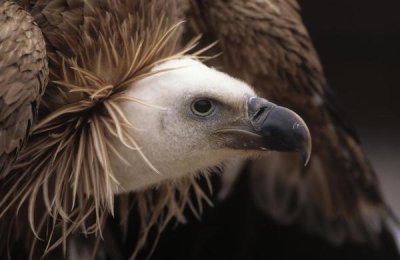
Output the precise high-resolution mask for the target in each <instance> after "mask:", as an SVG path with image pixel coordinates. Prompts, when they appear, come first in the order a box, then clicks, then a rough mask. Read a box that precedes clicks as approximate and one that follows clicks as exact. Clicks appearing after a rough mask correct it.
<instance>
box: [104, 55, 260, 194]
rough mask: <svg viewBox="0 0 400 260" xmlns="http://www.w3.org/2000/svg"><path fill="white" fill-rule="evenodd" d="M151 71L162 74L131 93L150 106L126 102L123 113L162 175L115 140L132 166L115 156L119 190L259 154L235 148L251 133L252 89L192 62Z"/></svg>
mask: <svg viewBox="0 0 400 260" xmlns="http://www.w3.org/2000/svg"><path fill="white" fill-rule="evenodd" d="M153 71H159V73H157V74H155V75H153V76H149V77H147V78H146V79H143V80H141V81H139V82H136V83H134V84H133V85H132V87H131V88H130V90H129V91H128V93H127V95H128V96H130V97H132V98H135V99H139V100H141V101H142V102H144V103H146V104H149V105H144V104H141V103H138V102H125V103H123V104H122V110H123V112H124V113H125V115H126V117H127V119H128V120H129V121H130V123H131V124H132V125H133V126H134V127H135V128H134V129H130V130H129V131H130V134H131V136H132V137H133V138H134V139H135V141H136V142H137V144H138V146H139V147H140V149H141V152H142V153H143V154H144V155H145V156H146V157H147V159H148V160H149V162H150V163H151V165H152V166H154V167H155V168H156V169H157V170H158V171H159V173H157V172H155V171H154V170H153V169H152V168H151V167H150V166H149V163H147V162H145V160H144V159H143V157H142V156H141V155H140V154H139V152H138V151H135V150H131V149H129V148H127V147H126V146H124V144H122V143H121V142H120V141H119V140H117V139H116V140H115V146H116V147H117V149H119V152H120V154H121V155H122V156H124V158H125V159H126V160H127V161H128V162H129V164H130V165H126V164H124V163H122V162H121V161H120V160H119V159H118V158H112V167H113V171H114V174H115V177H116V179H117V180H118V182H119V183H120V187H117V188H116V192H124V191H135V190H139V189H144V188H148V187H149V186H152V185H156V184H158V183H160V182H162V181H163V180H167V179H175V178H180V177H183V176H185V175H187V174H193V173H197V172H199V171H206V170H207V169H209V168H210V167H213V166H216V165H218V164H220V163H221V162H223V161H224V160H226V159H228V158H232V157H234V156H241V157H250V156H253V155H255V154H259V153H260V151H257V150H255V149H249V150H247V149H238V147H236V146H237V145H236V142H237V141H241V140H240V139H241V138H240V137H239V136H238V135H237V133H241V132H242V133H241V134H243V132H245V135H246V134H250V135H252V133H250V132H251V131H248V129H249V128H251V124H250V123H249V122H250V121H249V114H248V113H249V111H248V100H249V98H250V97H254V96H255V93H254V91H253V90H252V88H251V87H250V86H248V85H247V84H245V83H244V82H241V81H239V80H236V79H233V78H232V77H230V76H228V75H226V74H224V73H221V72H219V71H216V70H214V69H211V68H208V67H207V66H205V65H203V64H202V63H200V62H198V61H195V60H192V59H189V58H185V59H179V60H171V61H167V62H165V63H163V64H161V65H159V66H156V67H155V68H154V69H153ZM236 139H238V140H236ZM235 145H236V146H235ZM246 145H247V143H244V146H243V147H246Z"/></svg>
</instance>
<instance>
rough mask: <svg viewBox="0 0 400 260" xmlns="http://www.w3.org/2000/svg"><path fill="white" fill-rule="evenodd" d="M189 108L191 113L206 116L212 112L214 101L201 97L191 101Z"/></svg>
mask: <svg viewBox="0 0 400 260" xmlns="http://www.w3.org/2000/svg"><path fill="white" fill-rule="evenodd" d="M191 109H192V113H193V114H195V115H197V116H201V117H206V116H209V115H211V114H212V112H214V110H215V103H214V102H213V101H212V100H210V99H207V98H201V99H197V100H195V101H193V103H192V105H191Z"/></svg>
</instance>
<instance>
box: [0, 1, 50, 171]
mask: <svg viewBox="0 0 400 260" xmlns="http://www.w3.org/2000/svg"><path fill="white" fill-rule="evenodd" d="M47 75H48V69H47V63H46V50H45V43H44V39H43V37H42V34H41V31H40V29H39V28H38V27H37V25H36V24H35V23H34V21H33V18H32V17H31V16H30V15H29V14H28V13H27V12H25V11H23V10H22V9H21V8H20V7H19V6H18V5H17V4H15V3H13V2H11V1H2V2H1V3H0V178H1V177H2V176H3V175H5V174H6V173H7V171H8V169H9V167H10V165H11V164H12V163H13V161H14V160H15V157H16V155H17V153H18V151H19V149H20V148H21V146H22V144H23V141H24V140H25V138H26V137H27V134H28V133H29V129H30V126H31V125H32V122H33V120H34V117H35V114H36V111H37V108H38V104H39V102H40V98H41V95H42V94H43V92H44V89H45V86H46V84H47Z"/></svg>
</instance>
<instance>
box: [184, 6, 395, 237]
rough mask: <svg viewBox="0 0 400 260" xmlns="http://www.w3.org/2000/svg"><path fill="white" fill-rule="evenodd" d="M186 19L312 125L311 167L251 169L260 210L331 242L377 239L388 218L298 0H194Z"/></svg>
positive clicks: (259, 86)
mask: <svg viewBox="0 0 400 260" xmlns="http://www.w3.org/2000/svg"><path fill="white" fill-rule="evenodd" d="M187 16H188V20H189V22H188V25H189V26H188V32H187V34H197V33H203V34H205V35H206V37H205V38H206V41H207V40H208V42H207V43H209V42H212V41H215V40H217V41H218V42H219V43H220V44H219V48H220V50H217V51H221V52H222V56H221V57H220V58H219V59H217V60H214V61H213V62H214V63H216V65H218V66H222V69H223V70H225V71H227V72H228V73H230V74H232V75H234V76H236V77H239V78H241V79H243V80H245V81H247V82H249V83H250V84H252V85H253V86H254V87H255V89H256V91H257V92H258V93H259V94H260V95H262V96H264V97H266V98H268V99H270V100H272V101H274V102H277V103H279V104H282V105H285V106H287V107H289V108H291V109H293V110H294V111H296V112H298V113H299V114H300V115H301V116H302V117H303V118H304V120H305V121H306V122H307V124H308V125H309V127H310V131H311V135H312V138H313V155H312V158H311V161H310V163H309V165H308V166H307V167H306V168H304V167H303V165H302V162H301V160H300V158H298V156H297V155H291V154H273V155H272V156H270V157H269V158H267V159H262V160H256V161H253V162H252V164H251V166H250V167H249V168H248V169H247V170H246V174H249V173H251V174H252V179H253V180H254V182H253V191H254V196H255V199H256V201H257V202H258V204H259V205H260V207H261V208H263V209H264V210H265V211H266V212H267V213H268V214H270V215H272V216H274V217H275V218H276V219H277V220H279V221H282V222H283V223H292V222H294V221H298V222H300V223H301V224H302V225H304V226H306V227H307V228H308V229H311V230H314V231H316V232H318V233H320V234H321V235H324V236H326V237H328V238H329V239H330V240H331V241H334V242H341V241H344V240H346V239H350V240H355V241H374V240H375V239H376V238H377V233H378V232H379V231H380V230H381V228H382V227H383V223H384V221H385V220H386V218H387V217H390V216H391V214H390V212H389V210H388V209H387V206H386V205H385V203H384V200H383V198H382V195H381V192H380V188H379V185H378V181H377V178H376V176H375V173H374V171H373V169H372V168H371V166H370V163H369V162H368V159H367V158H366V156H365V153H364V152H363V150H362V148H361V146H360V144H359V143H358V141H357V140H356V138H355V135H354V132H353V131H352V130H350V129H351V127H349V124H347V123H346V124H344V121H343V120H341V118H343V116H342V115H339V114H337V111H338V110H337V109H335V106H336V104H335V101H334V100H332V98H331V95H329V92H330V91H329V89H328V86H327V84H326V80H325V77H324V73H323V70H322V67H321V65H320V62H319V59H318V56H317V54H316V51H315V50H314V47H313V45H312V42H311V40H310V37H309V35H308V33H307V30H306V28H305V27H304V25H303V22H302V20H301V16H300V14H299V6H298V3H297V1H295V0H285V1H278V0H264V1H246V0H226V1H203V0H191V9H188V10H187ZM338 119H340V120H338Z"/></svg>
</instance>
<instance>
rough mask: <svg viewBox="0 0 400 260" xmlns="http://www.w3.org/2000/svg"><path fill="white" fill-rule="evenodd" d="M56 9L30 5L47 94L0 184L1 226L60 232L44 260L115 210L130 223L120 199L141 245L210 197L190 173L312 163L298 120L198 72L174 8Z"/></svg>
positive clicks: (215, 75) (117, 4) (144, 4)
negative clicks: (278, 155) (257, 161)
mask: <svg viewBox="0 0 400 260" xmlns="http://www.w3.org/2000/svg"><path fill="white" fill-rule="evenodd" d="M56 2H57V3H59V4H53V3H54V1H37V2H36V3H35V4H33V9H32V15H33V16H34V18H35V21H36V23H37V24H38V26H39V28H40V29H41V31H42V33H43V35H44V36H45V39H46V46H47V48H46V53H47V57H48V58H49V59H48V61H49V70H50V78H49V84H48V86H47V88H46V90H45V93H44V95H43V98H42V100H41V102H40V106H39V111H38V120H37V123H35V125H33V127H32V128H33V129H32V132H31V133H30V136H29V139H28V141H27V142H26V144H25V146H24V148H23V149H22V150H21V151H20V152H19V154H18V158H17V160H16V162H15V164H14V165H13V169H12V170H11V171H10V172H8V173H7V175H6V177H5V178H4V179H2V182H1V183H0V185H1V188H0V217H2V216H4V215H5V214H10V215H11V217H12V218H13V217H14V216H15V215H14V214H15V212H17V213H18V212H19V210H20V209H22V211H23V210H25V211H24V213H25V216H26V219H25V222H28V225H27V226H30V227H31V229H32V230H33V233H34V235H36V236H38V237H40V235H41V234H44V235H43V236H44V237H46V234H47V233H46V232H45V230H46V228H47V227H48V226H50V227H52V228H53V229H58V230H61V232H62V234H63V235H62V236H61V239H59V240H56V241H57V242H55V241H54V240H55V239H53V240H52V237H50V238H49V237H46V239H47V240H48V245H47V250H48V251H49V250H51V249H54V248H55V247H57V246H58V245H59V244H60V243H61V242H64V241H66V239H67V237H68V235H70V234H71V233H74V232H78V231H81V232H83V233H85V234H92V233H95V234H97V235H98V233H99V232H101V230H102V225H103V224H104V223H105V221H104V220H105V219H106V218H107V216H108V214H110V213H111V214H113V213H114V211H115V210H118V209H119V211H120V212H124V214H129V210H130V205H128V206H127V204H123V203H120V205H119V206H118V205H117V206H116V203H114V199H115V198H116V197H118V196H115V195H116V194H121V193H125V194H126V193H128V192H134V197H135V202H136V203H137V204H138V209H139V217H140V221H142V222H141V229H142V230H141V231H140V236H141V238H140V239H141V241H142V242H143V241H144V240H145V238H146V234H147V233H148V231H149V229H150V227H151V226H154V225H159V226H164V227H165V225H164V224H165V223H167V222H168V221H169V220H171V219H172V218H174V217H176V218H177V219H178V220H183V219H184V217H183V210H184V208H185V207H186V206H187V205H189V206H190V207H191V209H192V210H193V209H194V208H195V207H193V204H191V196H190V195H191V194H190V193H189V192H190V191H193V190H194V196H195V197H196V198H197V199H199V198H200V200H201V199H205V198H206V195H205V193H204V192H203V191H202V190H201V188H199V187H198V186H196V185H198V184H197V179H196V178H195V177H196V174H197V173H204V172H208V171H209V170H210V169H212V168H213V167H216V166H220V165H221V164H223V163H224V162H226V160H227V159H230V158H235V157H241V158H243V157H245V158H248V157H254V156H261V155H263V154H266V152H267V151H284V152H299V153H301V155H302V156H303V159H304V162H307V161H308V158H309V156H310V150H311V140H310V133H309V131H308V128H307V126H306V124H305V123H304V122H303V120H302V119H301V118H300V117H299V116H298V115H296V114H295V113H294V112H292V111H291V110H289V109H286V108H283V107H280V106H278V105H275V104H273V103H271V102H269V101H267V100H265V99H263V98H260V97H257V95H256V93H255V92H254V91H253V89H252V88H251V87H250V86H249V85H247V84H246V83H244V82H242V81H239V80H237V79H234V78H232V77H230V76H228V75H227V74H225V73H222V72H219V71H217V70H215V69H212V68H210V67H207V66H205V65H203V64H202V63H201V62H200V61H199V60H200V59H201V57H200V56H199V55H200V54H201V53H203V52H201V51H198V52H194V51H193V50H194V48H195V45H196V43H197V42H198V38H194V39H193V40H192V41H190V42H188V43H187V45H185V46H182V43H181V40H182V38H181V36H182V30H181V29H182V28H181V26H180V24H181V23H179V22H178V17H177V15H176V13H175V12H176V7H175V5H174V3H173V2H174V1H133V2H132V1H77V3H75V2H74V4H71V3H70V2H69V1H63V0H58V1H56ZM160 13H161V14H163V15H160ZM153 187H157V189H153ZM121 197H124V196H123V195H121V196H119V197H118V198H121ZM197 204H201V203H197ZM123 205H124V206H123ZM118 207H119V208H118ZM193 211H194V210H193ZM21 215H23V214H20V215H19V216H21ZM93 222H94V223H93ZM3 223H5V228H8V226H7V224H6V223H7V222H6V221H4V222H3ZM160 223H161V224H160ZM18 226H19V229H20V230H23V228H21V226H22V225H21V224H20V223H18ZM1 230H2V228H1V227H0V231H1ZM7 230H8V229H7ZM7 232H8V231H7ZM11 233H12V232H9V234H11ZM23 235H24V234H23ZM24 236H25V235H24ZM54 237H56V235H54ZM98 237H101V236H100V235H99V236H98ZM16 240H18V238H16ZM33 243H34V242H33ZM50 244H52V246H50ZM141 246H143V243H141V242H138V248H140V247H141ZM32 248H35V246H34V245H32Z"/></svg>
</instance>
